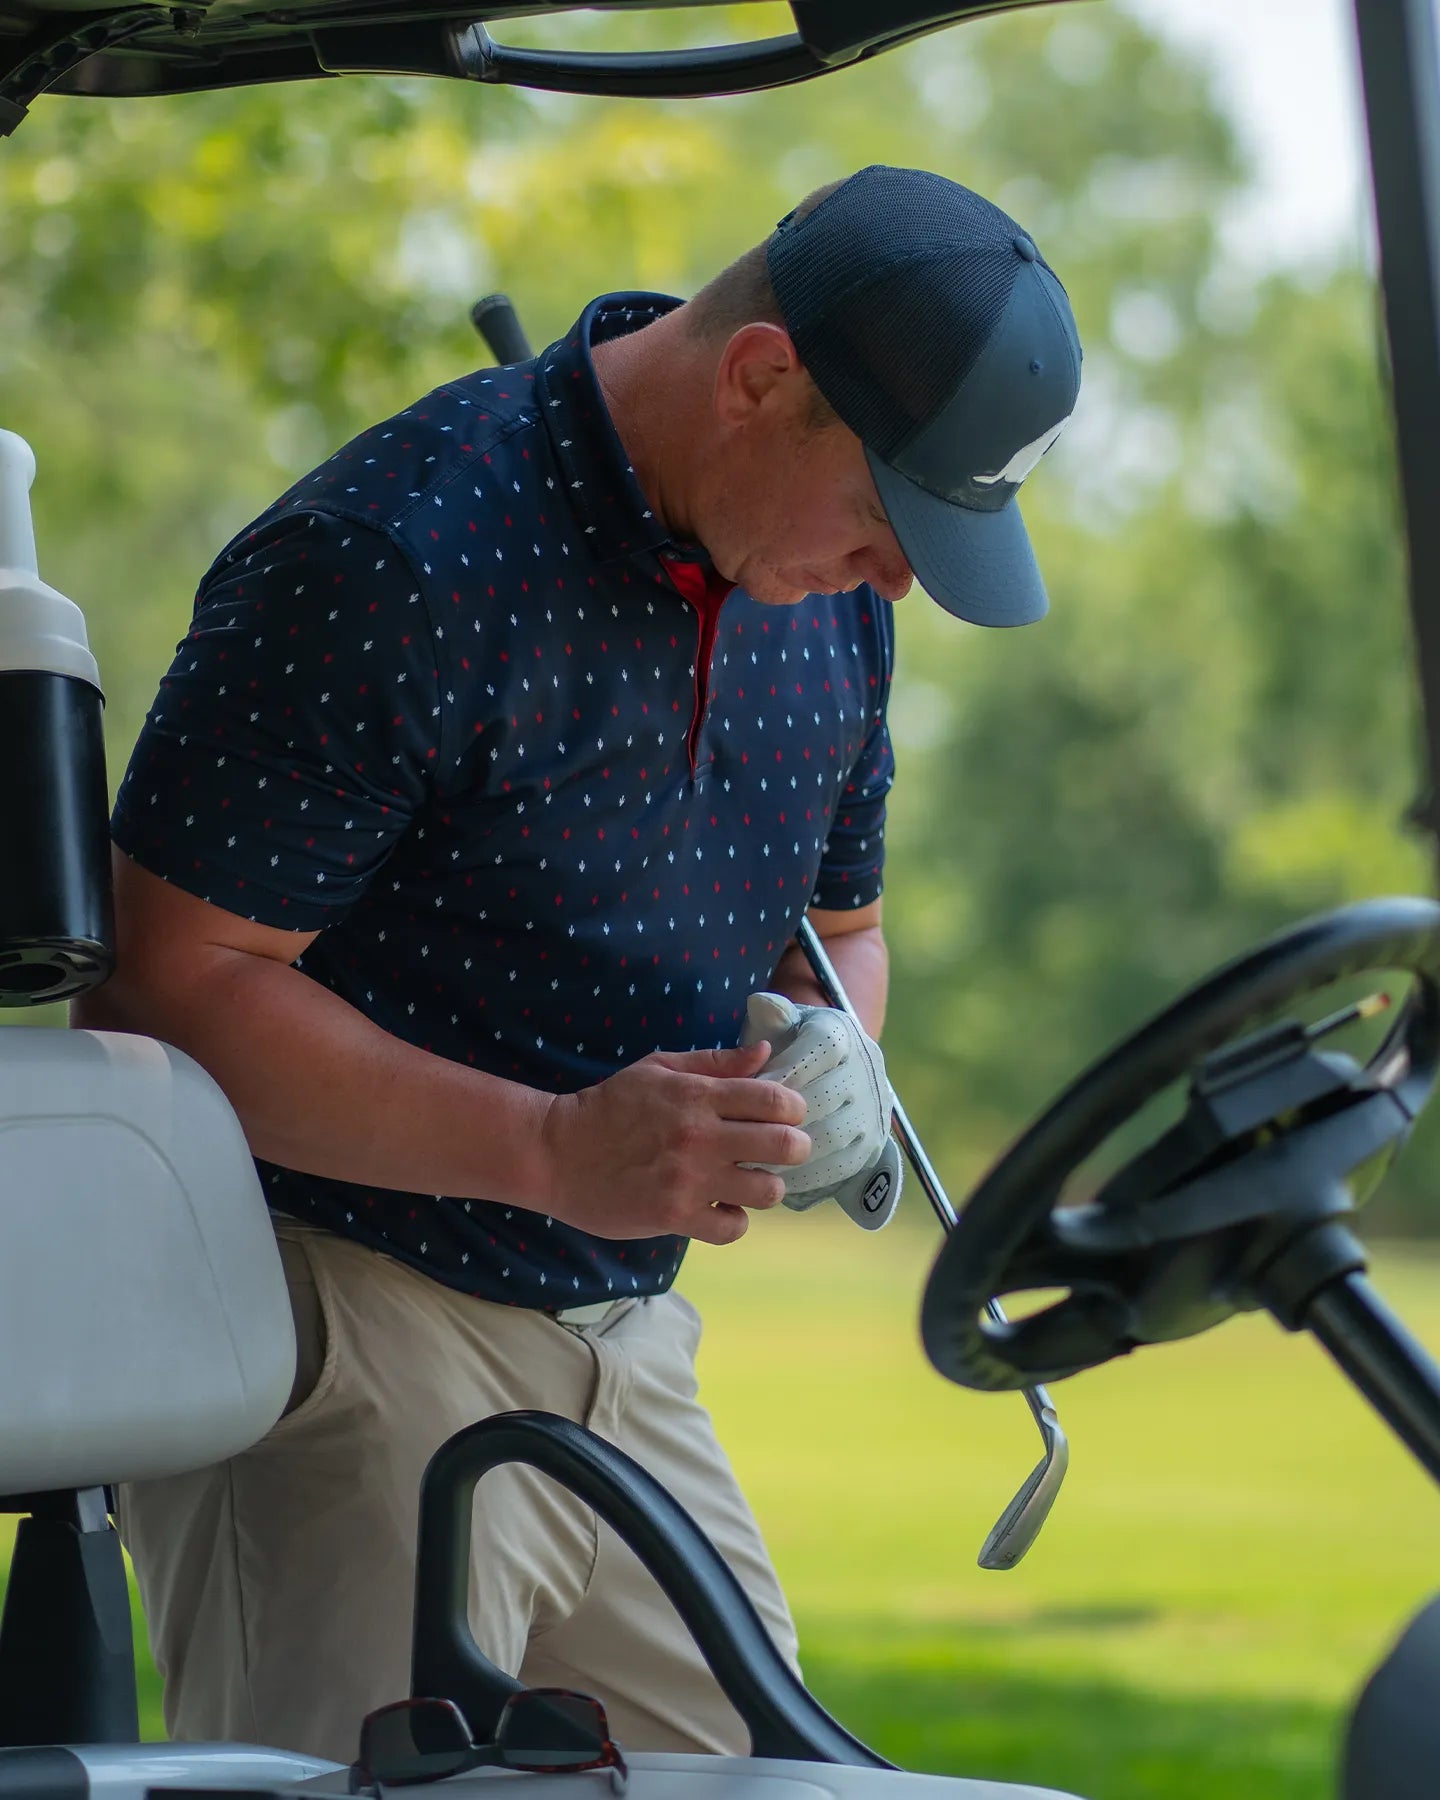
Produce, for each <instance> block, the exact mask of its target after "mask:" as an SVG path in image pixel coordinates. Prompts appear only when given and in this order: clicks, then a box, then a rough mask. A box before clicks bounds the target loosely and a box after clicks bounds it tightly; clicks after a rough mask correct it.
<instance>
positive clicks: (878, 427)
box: [768, 168, 1021, 458]
mask: <svg viewBox="0 0 1440 1800" xmlns="http://www.w3.org/2000/svg"><path fill="white" fill-rule="evenodd" d="M1019 235H1021V233H1020V227H1019V226H1018V225H1016V224H1015V222H1014V221H1013V220H1012V219H1010V218H1008V217H1007V216H1006V214H1004V213H1003V212H1001V211H1000V209H999V208H998V207H997V206H992V205H991V203H990V202H989V201H988V200H983V199H982V198H981V197H980V196H979V195H978V194H974V193H971V191H970V190H969V189H968V188H963V187H961V186H960V185H959V184H958V183H957V182H953V181H947V180H946V179H945V178H944V177H943V176H940V175H931V174H928V173H926V172H924V171H920V170H911V169H886V168H873V169H865V170H862V171H861V172H860V174H858V175H856V176H852V177H851V179H850V180H849V181H847V182H846V183H845V184H844V186H843V187H841V188H838V189H837V190H836V191H835V192H834V193H833V194H831V195H830V196H829V197H828V198H827V199H826V200H823V201H822V202H821V203H820V205H819V206H817V207H816V208H815V210H814V211H813V212H812V213H810V214H808V215H807V216H806V217H805V218H804V219H802V220H800V221H799V222H798V223H797V224H795V225H788V226H786V227H784V228H782V229H781V230H779V231H777V232H776V233H775V235H774V236H773V237H772V239H771V241H770V245H769V250H768V262H769V268H770V279H771V282H772V283H773V285H774V288H775V295H776V298H777V300H778V301H779V303H780V310H781V312H782V314H783V315H784V318H785V324H786V328H787V329H788V330H789V332H790V335H791V337H792V338H793V339H794V341H795V347H796V349H797V350H798V351H799V352H800V357H801V360H802V361H803V362H804V364H805V366H806V368H807V369H808V370H809V372H810V375H811V378H812V379H813V380H814V382H815V385H816V386H817V387H818V388H819V389H820V392H821V393H822V394H823V395H824V396H825V398H826V399H827V400H828V401H829V402H830V404H831V406H833V407H834V408H835V411H836V412H837V413H839V415H840V417H841V418H842V419H843V420H844V422H845V423H846V424H847V425H848V426H849V427H850V429H851V430H852V431H853V432H855V433H856V434H857V435H858V436H859V437H860V438H861V440H862V441H863V442H864V443H865V444H867V445H868V446H869V447H870V448H871V449H872V450H874V451H875V452H876V454H877V455H879V456H881V457H884V458H889V457H891V456H893V455H894V454H895V453H896V452H897V451H898V450H900V449H901V448H902V447H903V446H904V445H905V444H906V443H907V442H908V441H909V440H910V439H911V438H912V437H913V436H914V435H915V433H916V431H917V430H918V429H919V428H920V427H921V426H922V425H924V424H926V423H928V421H929V420H930V419H931V418H932V417H933V416H934V415H935V413H937V412H938V411H939V409H940V408H941V407H942V406H943V405H944V404H945V402H946V401H947V400H949V398H950V397H951V395H953V394H954V392H955V390H956V388H958V387H959V385H960V383H961V382H962V381H963V380H964V379H965V377H966V375H967V374H968V373H969V371H970V369H971V368H972V367H973V366H974V363H975V361H976V359H977V357H978V356H979V355H980V353H981V351H982V350H983V349H984V348H985V345H986V344H987V343H988V342H989V339H990V334H991V332H992V331H993V330H994V328H995V326H996V325H997V324H998V323H999V321H1000V318H1001V315H1002V314H1003V313H1004V311H1005V308H1006V305H1007V304H1008V302H1009V300H1010V295H1011V292H1012V290H1013V288H1014V285H1015V277H1016V271H1017V267H1018V266H1020V262H1019V258H1018V257H1017V256H1016V254H1015V248H1014V241H1015V238H1016V237H1017V236H1019Z"/></svg>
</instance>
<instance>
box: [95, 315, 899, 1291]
mask: <svg viewBox="0 0 1440 1800" xmlns="http://www.w3.org/2000/svg"><path fill="white" fill-rule="evenodd" d="M678 304H679V302H678V301H676V300H673V299H670V298H668V297H666V296H662V295H645V294H619V295H607V296H603V297H602V298H601V299H599V300H597V301H594V302H592V304H591V305H590V306H589V307H588V308H587V309H586V311H585V312H584V314H583V315H582V316H581V318H580V320H579V322H578V324H577V325H576V327H575V328H574V330H573V331H572V332H571V333H570V334H569V335H568V336H567V337H566V338H564V339H562V340H561V341H559V342H558V343H556V344H553V345H551V346H550V348H549V349H548V350H546V351H544V352H543V353H542V354H541V355H540V356H539V357H538V358H536V359H535V360H534V361H533V362H531V363H526V364H519V365H516V366H514V367H510V368H504V369H485V370H481V371H479V372H477V373H475V374H472V375H469V376H466V377H464V378H463V379H460V380H457V381H454V382H451V383H449V384H447V385H446V386H444V387H441V388H439V389H437V390H436V391H435V392H434V393H432V394H430V395H429V396H427V397H426V398H425V399H423V400H420V401H418V402H417V403H416V404H415V405H413V406H411V407H408V408H406V409H405V411H403V412H401V413H399V414H397V415H396V416H395V417H394V418H392V419H390V420H388V421H386V422H384V423H382V424H380V425H377V426H375V427H374V428H373V429H372V430H369V431H366V432H364V433H362V434H361V435H360V436H359V437H357V438H356V439H355V440H354V441H353V442H351V443H350V444H348V445H346V446H345V448H343V449H342V450H340V451H339V452H337V454H336V455H334V456H333V457H331V458H330V460H329V461H328V462H326V463H324V464H322V465H321V466H320V467H319V468H318V469H316V470H314V471H313V472H312V473H311V474H309V475H307V476H305V477H304V478H303V479H302V480H300V481H299V482H297V483H296V485H295V486H294V487H293V488H291V489H290V491H289V492H288V493H286V494H284V495H283V496H282V497H281V498H280V499H279V500H278V501H277V502H276V503H275V505H274V506H272V507H271V508H270V509H269V510H268V511H267V512H265V513H263V514H262V515H261V516H260V518H259V519H258V520H256V521H255V523H254V524H253V525H252V526H251V527H250V528H249V529H247V530H245V531H243V532H241V533H240V535H239V536H238V537H237V538H235V539H234V540H233V541H232V542H231V544H230V545H229V546H228V547H227V548H226V549H225V550H224V551H223V552H222V553H221V555H220V556H219V558H218V559H217V560H216V562H215V563H214V565H213V566H212V568H211V569H210V571H209V573H208V574H207V575H206V577H205V579H204V581H203V582H202V584H201V587H200V590H199V594H198V597H197V599H196V603H195V610H194V616H193V620H192V624H191V628H190V631H189V634H188V636H187V637H186V638H185V639H184V641H183V642H182V643H181V644H180V645H179V647H178V649H177V652H176V656H175V660H174V663H173V664H172V666H171V668H170V671H169V673H168V675H167V676H166V677H165V679H164V680H163V681H162V682H161V685H160V690H159V694H158V696H157V698H156V701H155V703H154V706H153V708H152V710H151V712H150V713H149V715H148V717H147V719H146V722H145V725H144V728H143V730H142V732H141V735H140V739H139V742H138V743H137V745H136V748H135V751H134V753H133V756H132V758H131V762H130V766H129V769H128V772H127V774H126V776H125V779H124V782H123V784H122V786H121V788H120V791H119V796H118V799H117V803H116V807H115V812H114V818H113V822H112V829H113V833H114V836H115V839H116V841H117V842H118V844H119V845H120V848H121V849H122V850H124V851H125V852H126V853H127V854H128V855H130V856H132V857H133V858H134V859H135V860H136V861H137V862H139V863H140V864H142V865H143V866H144V867H145V868H147V869H149V870H151V871H153V872H154V873H155V874H157V875H160V876H162V877H164V878H165V879H166V880H169V881H173V882H175V883H177V884H178V885H179V886H181V887H183V888H185V889H186V890H188V891H189V892H191V893H194V894H197V895H199V896H200V897H201V898H202V899H204V900H207V901H209V902H211V903H212V904H214V905H217V906H220V907H223V908H225V909H226V910H227V911H230V912H234V913H238V914H240V915H242V916H243V917H246V918H249V919H252V920H256V921H259V922H260V923H262V924H265V925H269V926H277V927H280V928H286V929H293V930H296V931H317V930H318V931H319V934H320V935H319V936H318V937H316V938H315V940H314V942H313V943H312V944H311V945H310V946H309V948H307V949H306V951H305V953H304V954H303V956H301V957H300V958H299V960H298V962H297V964H296V967H297V968H298V969H299V970H301V971H302V972H303V974H305V975H306V976H308V977H309V978H310V979H311V980H314V981H317V982H319V983H321V984H322V985H324V986H325V987H327V988H329V989H331V990H332V991H333V992H334V993H336V994H338V995H340V996H341V997H342V998H343V999H345V1000H346V1001H348V1002H349V1003H350V1004H351V1005H353V1006H355V1007H357V1008H358V1009H359V1010H360V1011H361V1012H363V1013H364V1014H365V1015H366V1016H367V1017H368V1018H370V1019H372V1020H373V1021H375V1023H377V1024H378V1025H380V1026H381V1027H383V1029H384V1030H386V1031H388V1032H392V1033H394V1034H395V1035H396V1036H397V1037H400V1038H402V1039H405V1040H406V1041H408V1042H410V1043H413V1044H416V1045H419V1046H420V1047H422V1048H423V1049H425V1050H428V1051H431V1052H433V1053H435V1054H436V1055H439V1056H443V1057H447V1058H450V1059H452V1060H454V1061H458V1062H461V1063H465V1064H468V1065H471V1066H473V1067H475V1068H477V1069H480V1070H485V1071H488V1072H489V1073H491V1074H495V1075H499V1076H503V1077H506V1078H508V1079H512V1080H516V1081H520V1082H523V1083H525V1084H527V1085H529V1086H530V1087H533V1088H537V1089H542V1090H546V1091H549V1092H570V1091H574V1090H576V1089H579V1088H582V1087H587V1086H589V1085H591V1084H593V1083H595V1082H598V1081H601V1080H603V1079H604V1078H605V1077H606V1076H608V1075H610V1074H613V1073H614V1072H615V1071H616V1070H617V1069H619V1068H621V1067H622V1066H624V1065H626V1064H628V1063H631V1062H634V1061H636V1060H638V1059H639V1058H640V1057H642V1056H644V1055H646V1054H648V1053H649V1052H650V1051H652V1050H656V1049H666V1050H681V1049H684V1050H688V1049H695V1048H700V1047H704V1046H712V1047H720V1046H728V1045H733V1044H734V1043H735V1042H736V1041H737V1038H738V1034H739V1029H740V1023H741V1019H742V1017H743V1013H744V1008H745V1000H746V996H747V995H748V994H749V993H750V992H751V991H752V990H754V989H757V988H763V987H765V986H766V985H767V984H768V983H769V981H770V979H771V977H772V974H773V972H774V969H775V966H776V963H777V962H778V960H779V958H780V956H781V954H782V953H783V951H784V949H785V946H786V943H787V941H788V940H789V939H790V937H791V936H792V935H793V933H794V930H795V927H796V924H797V922H798V921H799V919H800V917H801V915H802V913H803V912H804V910H805V908H806V907H807V906H808V905H810V904H816V905H819V906H822V907H829V908H838V907H851V906H855V907H859V906H864V905H866V904H868V903H869V902H871V901H873V900H874V899H875V898H876V897H877V896H878V894H879V893H880V889H881V876H882V867H883V861H884V813H885V798H886V794H887V792H888V789H889V787H890V783H891V778H892V772H893V764H892V758H891V752H890V745H889V739H888V735H887V731H886V723H885V705H886V698H887V692H888V685H889V680H890V672H891V666H892V661H893V643H892V622H891V616H890V607H889V605H888V603H886V602H883V601H881V600H879V599H878V598H877V597H876V595H875V594H874V593H873V591H871V590H870V589H868V588H861V589H857V590H856V591H855V592H854V593H850V594H838V595H811V596H810V597H809V598H808V599H806V600H805V601H803V602H802V603H801V604H799V605H797V606H788V607H776V606H762V605H760V604H759V603H757V602H756V601H754V600H752V599H751V598H750V597H749V596H748V595H746V594H744V593H742V592H740V591H738V590H735V591H730V590H729V589H728V584H726V583H724V582H723V581H721V580H720V579H719V578H718V577H717V575H716V573H715V571H714V570H713V568H711V567H710V566H709V565H708V563H707V562H706V560H705V558H704V555H703V552H700V551H698V550H695V549H693V548H688V547H686V546H681V545H677V544H673V543H671V542H670V541H669V539H668V538H667V535H666V532H665V528H664V526H663V525H662V523H661V522H660V521H659V520H658V519H657V518H655V517H654V515H653V514H652V512H651V510H650V508H649V506H648V504H647V502H646V497H645V494H644V492H643V490H642V489H641V487H640V485H639V483H638V481H637V479H636V477H635V474H634V471H633V469H632V468H631V467H630V466H629V464H628V462H627V460H626V457H625V453H624V449H623V446H622V445H621V442H620V439H619V437H618V435H617V434H616V432H615V429H614V427H613V425H612V423H611V421H610V418H609V415H608V412H607V410H606V407H605V404H604V400H603V397H602V395H601V391H600V388H599V385H598V382H597V380H596V377H595V373H594V368H593V365H592V363H591V359H590V349H591V346H592V345H593V344H595V343H599V342H603V341H604V340H605V339H607V338H609V337H613V336H617V335H620V334H623V333H625V332H627V331H632V330H635V329H638V328H640V327H641V326H643V325H645V324H647V323H649V322H650V321H651V320H653V319H654V318H656V317H658V316H660V315H661V314H663V313H664V312H666V311H668V310H669V309H670V308H672V307H673V306H676V305H678ZM475 1129H476V1136H477V1151H479V1152H480V1153H481V1154H483V1129H484V1127H483V1117H481V1116H479V1115H477V1119H476V1126H475ZM259 1166H260V1171H261V1176H262V1180H263V1182H264V1185H265V1188H266V1191H267V1194H268V1197H269V1199H270V1202H271V1204H272V1206H274V1207H275V1208H277V1209H278V1210H280V1211H283V1212H286V1213H290V1214H293V1215H295V1216H297V1217H300V1218H302V1219H307V1220H312V1221H314V1222H316V1223H318V1224H320V1225H322V1226H325V1227H327V1228H329V1229H331V1230H333V1231H336V1232H338V1233H341V1234H342V1235H345V1236H348V1237H352V1238H355V1239H357V1240H359V1241H361V1242H363V1243H366V1244H369V1245H371V1246H372V1247H374V1248H377V1249H383V1250H385V1251H386V1252H388V1253H389V1254H391V1255H393V1256H397V1257H399V1258H401V1259H402V1260H404V1261H407V1262H409V1263H411V1264H413V1265H415V1266H416V1267H419V1268H421V1269H423V1270H424V1271H425V1272H426V1273H428V1274H430V1275H432V1276H433V1277H435V1278H436V1279H438V1280H440V1281H442V1282H445V1283H447V1284H449V1285H451V1286H453V1287H456V1288H459V1289H462V1290H464V1291H468V1292H472V1293H475V1294H479V1295H482V1296H484V1297H486V1298H489V1299H493V1300H498V1301H503V1302H510V1303H513V1304H517V1305H524V1306H539V1307H549V1308H557V1309H558V1308H561V1307H564V1306H569V1305H579V1304H585V1303H588V1302H591V1301H595V1300H601V1299H605V1298H609V1297H612V1296H614V1295H616V1294H646V1293H655V1292H659V1291H662V1290H663V1289H665V1288H666V1287H668V1286H669V1284H670V1283H671V1282H672V1281H673V1279H674V1276H675V1273H676V1270H677V1269H678V1267H679V1264H680V1258H681V1255H682V1254H683V1250H684V1240H682V1239H679V1238H674V1237H660V1238H651V1239H645V1240H638V1241H637V1240H630V1241H612V1240H609V1239H605V1238H603V1237H597V1236H592V1235H590V1234H588V1233H585V1232H582V1231H579V1230H577V1229H575V1228H573V1227H571V1226H569V1225H566V1224H563V1223H561V1222H560V1221H558V1220H554V1219H549V1218H543V1217H541V1216H539V1215H537V1214H534V1213H531V1212H526V1211H523V1210H521V1209H519V1208H512V1207H506V1206H502V1205H499V1204H494V1203H491V1202H488V1201H483V1200H465V1199H457V1198H453V1197H450V1196H446V1195H443V1194H422V1193H402V1192H398V1191H396V1190H393V1189H385V1188H374V1187H368V1186H365V1185H363V1184H361V1183H357V1182H344V1181H337V1180H332V1179H328V1178H324V1177H319V1176H315V1175H311V1174H305V1173H302V1172H299V1171H296V1170H292V1169H287V1168H282V1167H279V1166H276V1165H273V1164H268V1163H261V1164H260V1165H259Z"/></svg>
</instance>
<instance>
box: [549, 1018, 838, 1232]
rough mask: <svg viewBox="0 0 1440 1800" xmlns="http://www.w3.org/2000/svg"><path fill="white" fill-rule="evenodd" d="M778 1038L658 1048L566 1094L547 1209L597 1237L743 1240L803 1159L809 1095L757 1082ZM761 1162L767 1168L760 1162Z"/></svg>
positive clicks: (553, 1113) (558, 1100) (553, 1142)
mask: <svg viewBox="0 0 1440 1800" xmlns="http://www.w3.org/2000/svg"><path fill="white" fill-rule="evenodd" d="M769 1054H770V1046H769V1044H768V1043H763V1042H762V1043H756V1044H751V1045H748V1046H745V1047H744V1048H741V1049H738V1050H688V1051H676V1052H671V1051H656V1052H655V1053H654V1054H653V1055H651V1056H647V1057H644V1058H642V1060H641V1061H639V1062H637V1063H631V1064H630V1066H629V1067H628V1068H624V1069H621V1070H620V1071H619V1072H618V1073H617V1074H614V1075H612V1076H610V1077H609V1079H608V1080H606V1081H601V1082H598V1083H597V1084H596V1085H595V1086H594V1087H589V1088H582V1089H581V1090H580V1092H579V1093H575V1094H557V1095H556V1097H555V1098H554V1099H553V1100H552V1101H551V1102H550V1104H549V1107H548V1109H547V1111H546V1115H545V1121H544V1124H543V1126H542V1128H541V1141H542V1148H543V1150H544V1152H545V1154H546V1156H547V1159H548V1165H549V1168H550V1171H551V1179H550V1184H549V1193H548V1197H547V1201H546V1210H547V1211H548V1212H550V1213H551V1214H553V1216H554V1217H555V1218H557V1219H563V1220H564V1221H565V1222H566V1224H569V1225H578V1226H580V1227H581V1229H582V1230H585V1231H591V1232H594V1233H595V1234H596V1236H598V1237H606V1238H639V1237H655V1236H658V1235H661V1234H664V1233H674V1234H675V1235H677V1236H680V1237H691V1238H699V1239H700V1240H701V1241H702V1242H703V1243H707V1244H733V1243H734V1242H735V1240H736V1239H737V1238H739V1237H743V1236H744V1234H745V1231H746V1229H747V1227H748V1226H749V1223H750V1219H749V1215H748V1213H747V1211H746V1209H747V1208H749V1207H758V1208H766V1207H771V1206H775V1205H778V1204H779V1202H780V1201H781V1200H782V1199H783V1198H784V1194H785V1187H784V1180H783V1178H782V1174H781V1171H784V1170H788V1169H791V1168H793V1167H795V1166H796V1165H798V1164H800V1163H803V1162H804V1161H805V1159H806V1158H807V1157H808V1156H809V1155H810V1139H809V1138H808V1137H807V1136H806V1134H805V1132H803V1131H802V1130H801V1129H800V1126H801V1124H802V1122H803V1120H804V1118H805V1101H804V1099H803V1098H802V1097H801V1096H800V1095H799V1094H796V1093H792V1092H791V1091H790V1090H789V1089H788V1088H784V1087H781V1086H780V1085H779V1084H778V1083H775V1082H769V1081H753V1080H751V1079H750V1078H751V1077H752V1076H754V1075H757V1074H758V1073H759V1072H760V1070H761V1068H762V1067H763V1066H764V1064H765V1059H766V1057H767V1056H768V1055H769ZM757 1165H763V1166H757Z"/></svg>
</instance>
